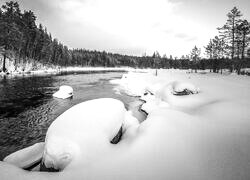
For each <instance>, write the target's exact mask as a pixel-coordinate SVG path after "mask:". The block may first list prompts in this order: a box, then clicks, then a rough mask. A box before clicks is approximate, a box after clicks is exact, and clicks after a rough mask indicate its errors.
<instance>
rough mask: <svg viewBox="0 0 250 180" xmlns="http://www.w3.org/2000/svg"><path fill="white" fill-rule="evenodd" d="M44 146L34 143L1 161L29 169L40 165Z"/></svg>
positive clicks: (42, 143)
mask: <svg viewBox="0 0 250 180" xmlns="http://www.w3.org/2000/svg"><path fill="white" fill-rule="evenodd" d="M44 145H45V143H44V142H41V143H36V144H34V145H32V146H29V147H27V148H24V149H21V150H19V151H16V152H14V153H12V154H10V155H8V156H6V157H5V158H4V160H3V161H4V162H7V163H10V164H13V165H15V166H17V167H20V168H23V169H27V168H30V167H32V166H34V165H35V164H37V163H38V164H39V163H40V161H41V159H42V155H43V152H44Z"/></svg>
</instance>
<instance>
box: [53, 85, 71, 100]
mask: <svg viewBox="0 0 250 180" xmlns="http://www.w3.org/2000/svg"><path fill="white" fill-rule="evenodd" d="M53 96H54V97H56V98H59V99H67V98H70V97H72V96H73V88H72V87H70V86H67V85H63V86H60V88H59V90H58V91H57V92H55V93H54V94H53Z"/></svg>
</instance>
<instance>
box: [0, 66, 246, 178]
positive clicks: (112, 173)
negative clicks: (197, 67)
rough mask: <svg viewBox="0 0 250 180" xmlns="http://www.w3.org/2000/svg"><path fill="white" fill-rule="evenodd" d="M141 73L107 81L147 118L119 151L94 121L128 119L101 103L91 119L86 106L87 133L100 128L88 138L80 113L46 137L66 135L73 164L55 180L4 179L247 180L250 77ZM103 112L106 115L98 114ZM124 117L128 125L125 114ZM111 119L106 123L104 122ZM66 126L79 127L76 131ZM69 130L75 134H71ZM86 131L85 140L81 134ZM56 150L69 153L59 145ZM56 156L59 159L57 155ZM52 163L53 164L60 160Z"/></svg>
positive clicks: (8, 168)
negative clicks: (139, 105) (140, 103)
mask: <svg viewBox="0 0 250 180" xmlns="http://www.w3.org/2000/svg"><path fill="white" fill-rule="evenodd" d="M147 71H148V73H134V72H129V73H128V74H125V75H124V76H123V77H122V78H121V79H115V80H111V81H110V82H111V83H112V84H116V87H115V89H114V90H115V91H117V93H118V94H119V93H120V92H125V93H127V94H128V95H132V96H140V97H141V99H142V100H144V101H145V103H144V104H143V106H142V108H144V109H145V111H147V113H148V116H147V119H146V120H145V121H143V122H142V123H140V124H139V125H138V124H136V123H131V121H130V122H129V123H128V125H126V128H125V129H126V131H125V132H124V135H123V136H122V139H121V141H120V142H119V143H118V144H117V145H110V144H109V143H108V142H107V143H105V142H106V140H104V139H103V138H102V137H103V134H102V133H103V132H104V131H103V130H102V126H103V125H104V124H105V123H104V124H102V125H101V126H97V125H98V124H99V120H100V119H99V118H97V116H98V114H105V112H106V111H108V112H110V113H106V114H105V115H107V114H112V113H114V116H112V118H114V119H113V120H114V122H115V121H119V123H121V122H122V121H123V119H121V118H122V117H123V116H126V115H127V114H129V112H128V113H125V114H124V113H123V112H124V110H122V109H120V110H119V108H118V106H116V105H115V104H113V101H108V102H110V104H109V105H107V104H108V103H107V102H105V103H103V105H102V104H99V103H97V104H95V105H93V107H95V106H96V105H98V106H99V107H100V108H97V109H98V111H99V112H100V113H97V114H93V115H91V111H92V110H93V111H94V109H95V110H96V108H91V107H90V106H89V105H86V107H85V108H83V109H82V110H85V111H86V113H87V112H90V113H89V116H86V117H89V118H84V119H86V121H88V119H89V122H84V123H85V124H86V125H90V124H89V123H91V122H92V118H94V119H95V120H97V121H98V123H97V124H95V125H96V126H94V127H93V126H92V125H91V127H92V129H91V131H89V129H84V128H86V126H84V127H83V129H84V131H82V128H81V126H80V124H81V122H80V121H79V118H80V117H81V116H82V114H81V113H79V112H82V110H81V109H80V106H78V107H79V109H78V110H77V111H79V112H78V113H76V112H75V111H73V110H72V112H70V111H68V112H67V111H66V116H64V115H62V116H61V118H62V119H63V120H64V121H65V123H66V124H67V125H65V124H64V123H62V124H61V125H60V127H57V126H56V125H54V126H53V128H54V130H51V131H50V133H52V135H53V132H58V133H59V134H60V133H63V132H64V131H61V130H60V128H62V129H65V128H64V127H67V128H66V129H65V131H67V133H66V134H64V133H63V135H62V136H63V137H64V138H67V140H68V144H70V143H73V142H74V143H73V144H74V147H75V145H76V147H75V149H76V150H75V152H70V153H72V154H73V155H74V156H76V157H77V158H75V159H73V160H72V163H70V164H69V166H67V167H66V168H65V169H64V170H62V171H61V172H60V173H48V172H47V173H45V172H43V173H40V172H32V173H27V172H26V171H24V170H21V169H20V168H17V167H15V166H13V165H11V164H8V163H5V162H0V173H2V175H3V176H2V177H3V179H6V180H8V179H17V178H20V179H34V178H36V179H53V180H57V179H96V180H98V179H102V180H103V179H117V178H119V179H124V180H125V179H148V180H151V179H173V180H179V179H186V180H189V179H190V180H194V179H197V180H200V179H214V180H228V179H239V178H240V179H244V180H245V179H246V180H247V179H249V178H250V173H249V172H250V171H249V170H250V169H249V166H247V165H248V164H249V163H250V159H249V158H248V157H250V139H249V137H250V121H249V117H250V112H249V108H250V102H249V99H250V94H249V89H250V83H249V82H250V81H249V80H250V77H248V76H231V75H229V76H228V75H220V74H214V73H213V74H211V73H206V74H201V73H187V71H182V70H158V73H157V76H155V74H156V73H155V70H147ZM183 92H184V95H183ZM178 93H179V94H178ZM84 106H85V105H84ZM81 107H83V106H81ZM102 107H103V108H104V109H105V111H104V112H102V110H100V109H102ZM109 107H113V108H109ZM116 108H118V109H116ZM101 112H102V113H101ZM116 112H117V113H118V114H116ZM83 114H85V113H83ZM116 115H117V116H116ZM69 117H70V118H69ZM129 117H130V118H129V120H130V119H133V117H131V115H130V114H129ZM112 118H110V117H107V120H108V119H112ZM101 119H102V118H101ZM56 121H57V120H55V121H54V122H56ZM72 121H76V122H78V123H79V124H78V125H77V126H76V127H74V126H75V125H74V123H72ZM61 122H62V121H61ZM61 122H60V121H58V123H59V124H60V123H61ZM119 123H118V124H117V127H116V131H117V130H118V127H120V124H119ZM110 125H111V126H114V125H116V124H115V123H114V124H113V123H111V124H110ZM105 126H106V125H105ZM108 127H109V126H108ZM70 128H71V130H70ZM99 128H100V129H99ZM73 129H74V130H73ZM75 129H78V131H79V132H78V131H77V133H76V134H75V133H74V132H75ZM98 129H99V130H98ZM111 129H112V128H111ZM92 130H93V131H92ZM86 131H88V132H89V133H87V134H84V133H83V132H86ZM116 131H115V132H116ZM99 132H101V133H100V134H99ZM106 132H109V131H106V130H105V134H104V135H106ZM90 134H91V138H89V135H90ZM99 135H100V136H99ZM50 136H51V135H50ZM52 140H53V138H52ZM75 142H77V144H75ZM60 143H61V145H62V146H63V145H67V143H66V144H65V143H64V141H63V142H60ZM51 146H53V149H55V150H58V151H59V152H61V150H62V151H64V150H65V148H59V149H57V146H56V145H54V143H51ZM78 147H79V148H80V151H78ZM66 149H67V148H66ZM54 156H56V157H57V156H59V157H60V154H57V153H55V155H54ZM66 157H67V158H68V156H66ZM69 157H71V156H69ZM49 161H50V160H48V164H51V163H49ZM52 163H54V164H57V163H58V158H56V161H54V160H53V161H52ZM58 164H60V163H58Z"/></svg>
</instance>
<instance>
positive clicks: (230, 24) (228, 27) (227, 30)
mask: <svg viewBox="0 0 250 180" xmlns="http://www.w3.org/2000/svg"><path fill="white" fill-rule="evenodd" d="M241 16H242V14H241V12H240V11H239V10H238V8H237V7H234V8H233V9H232V10H231V11H230V12H229V13H228V14H227V17H228V19H227V22H226V24H225V25H224V26H222V27H221V28H218V30H219V33H220V37H221V38H223V39H225V41H226V42H227V43H228V47H229V48H230V51H231V59H233V58H234V57H235V46H236V37H237V26H238V24H239V22H240V17H241Z"/></svg>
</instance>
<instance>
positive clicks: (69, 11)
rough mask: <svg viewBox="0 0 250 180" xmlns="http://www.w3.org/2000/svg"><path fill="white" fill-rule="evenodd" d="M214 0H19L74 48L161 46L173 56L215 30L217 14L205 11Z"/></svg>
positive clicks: (138, 50)
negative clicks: (203, 11) (203, 10)
mask: <svg viewBox="0 0 250 180" xmlns="http://www.w3.org/2000/svg"><path fill="white" fill-rule="evenodd" d="M209 2H211V3H210V4H209ZM212 2H213V1H201V2H200V1H199V2H198V1H197V0H189V1H183V0H177V1H176V0H53V1H51V0H32V1H31V0H19V3H20V5H21V7H22V8H23V9H27V10H29V9H31V10H33V11H34V12H35V14H36V15H37V17H38V21H39V22H41V23H42V24H44V25H45V26H46V27H47V28H48V31H49V32H51V33H52V35H53V36H54V37H57V38H58V39H59V40H60V41H62V42H63V43H64V44H66V45H68V46H69V47H70V48H85V49H96V50H106V51H112V52H115V53H125V54H132V55H142V54H143V53H145V52H146V53H147V54H152V53H153V51H155V50H158V51H159V52H160V53H161V54H164V53H166V54H168V55H170V54H172V55H174V56H181V55H182V54H187V53H189V52H190V49H191V48H192V47H193V46H194V45H198V46H204V45H205V44H206V43H207V42H208V41H209V39H210V38H211V37H213V36H214V35H215V34H216V27H218V25H217V24H215V23H214V22H216V21H215V19H216V16H217V15H216V14H208V13H202V9H205V10H206V9H209V6H208V5H210V6H211V4H213V3H212ZM202 4H203V6H204V7H203V6H201V5H202ZM216 4H218V3H216ZM205 5H206V6H205ZM198 6H199V8H198ZM211 7H213V6H211ZM223 13H224V12H223ZM223 16H225V14H223ZM217 23H218V22H217ZM223 23H224V22H223ZM218 24H219V23H218ZM220 25H221V24H220Z"/></svg>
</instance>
